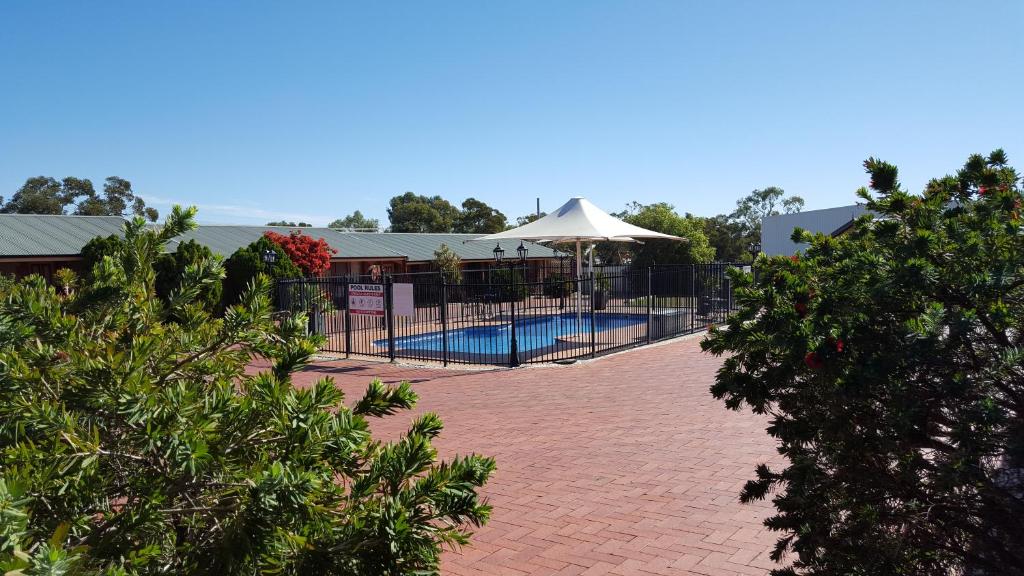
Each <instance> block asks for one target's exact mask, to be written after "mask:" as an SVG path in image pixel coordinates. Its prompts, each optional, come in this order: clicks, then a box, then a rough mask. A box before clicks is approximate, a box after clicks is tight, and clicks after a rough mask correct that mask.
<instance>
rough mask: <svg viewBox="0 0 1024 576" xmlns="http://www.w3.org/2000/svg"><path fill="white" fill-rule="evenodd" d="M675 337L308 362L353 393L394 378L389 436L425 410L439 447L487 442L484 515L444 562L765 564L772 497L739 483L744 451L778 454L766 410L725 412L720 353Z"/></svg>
mask: <svg viewBox="0 0 1024 576" xmlns="http://www.w3.org/2000/svg"><path fill="white" fill-rule="evenodd" d="M699 340H700V336H699V335H698V336H691V337H684V338H680V339H675V340H671V341H668V342H666V343H662V344H657V345H654V346H651V347H643V348H638V349H634V350H630V351H627V352H623V353H619V354H614V355H610V356H606V357H603V358H599V359H597V360H593V361H586V362H579V363H576V364H574V365H571V366H538V367H529V368H520V369H515V370H509V369H494V368H491V369H476V370H465V369H464V370H443V369H438V368H422V367H410V366H405V365H399V364H388V363H386V362H377V361H366V360H358V361H357V360H348V361H346V360H340V361H332V362H322V363H317V364H314V365H312V366H310V367H309V368H308V369H307V370H305V371H303V372H301V373H299V374H297V375H296V377H295V382H296V384H297V385H307V384H309V383H310V382H312V381H314V380H316V379H318V378H321V377H324V376H330V377H332V378H334V380H335V382H336V384H337V385H338V386H340V387H341V388H342V389H343V390H345V392H346V393H347V397H348V401H349V402H350V403H351V402H354V401H355V400H356V399H357V398H358V397H359V395H360V394H361V393H362V391H363V389H365V386H366V384H367V382H368V381H369V380H371V379H372V378H374V377H379V378H381V379H382V380H383V381H385V382H390V383H395V382H400V381H402V380H408V381H410V382H411V383H412V384H413V387H414V389H415V390H416V392H417V393H418V394H419V395H420V403H419V405H418V406H417V407H416V409H415V410H414V411H412V413H404V414H398V415H396V416H391V417H388V418H384V419H382V420H377V421H375V422H373V428H374V432H375V433H376V434H378V435H380V436H382V437H384V438H394V437H395V435H397V434H399V433H401V432H402V431H404V430H405V429H406V428H407V426H408V423H409V421H410V420H411V419H412V417H413V414H418V413H422V412H424V411H434V412H437V413H438V414H439V415H440V416H441V418H442V419H443V420H444V423H445V430H444V432H443V433H442V435H441V437H440V438H439V440H438V442H437V447H438V450H439V452H440V455H441V457H450V456H452V455H454V454H466V453H470V452H476V453H480V454H487V455H492V456H494V457H495V458H496V459H497V463H498V469H497V472H496V473H495V475H494V477H493V478H492V480H491V482H490V483H489V484H488V485H487V486H485V487H484V489H483V491H482V492H483V495H484V496H486V497H487V498H488V499H489V501H490V503H491V504H492V505H493V506H494V512H493V518H492V520H491V522H490V523H488V524H487V525H486V526H484V527H483V528H481V529H480V530H479V531H478V532H477V533H476V534H475V535H474V537H473V538H472V543H471V544H470V545H469V546H468V547H466V548H465V549H463V550H461V551H457V552H446V553H445V555H444V558H443V562H442V573H443V574H452V575H459V576H485V575H504V576H523V575H544V574H547V575H564V576H573V575H579V574H587V575H592V574H616V575H627V574H635V575H650V574H663V575H665V574H701V575H707V576H736V575H763V574H767V572H768V570H769V569H771V568H772V567H777V565H775V564H774V563H773V562H772V561H771V560H770V559H769V558H768V554H769V551H770V549H771V547H772V545H773V544H774V541H775V538H776V535H775V534H773V533H770V532H768V531H767V530H766V529H765V528H764V526H763V525H762V522H763V520H764V518H765V517H766V516H768V515H770V513H771V507H770V504H766V503H756V504H749V505H743V504H740V503H739V501H738V499H737V495H738V493H739V491H740V489H741V488H742V486H743V484H744V482H745V481H746V480H748V479H750V478H751V477H753V469H754V466H755V465H756V464H757V463H761V462H770V463H779V462H780V457H779V456H778V455H777V453H776V452H775V451H774V449H773V442H772V440H771V439H770V438H769V437H768V436H767V435H766V434H765V432H764V428H765V425H766V419H765V418H763V417H760V416H756V415H754V414H751V413H750V412H749V411H743V412H733V411H730V410H727V409H726V408H725V407H724V406H723V404H722V403H721V402H719V401H717V400H714V399H713V398H712V397H711V395H710V393H709V392H708V387H709V386H710V385H711V383H712V382H713V379H714V374H715V371H716V370H717V369H718V367H719V366H720V365H721V362H720V360H718V359H716V358H713V357H711V356H708V355H705V354H703V353H702V352H701V351H700V348H699Z"/></svg>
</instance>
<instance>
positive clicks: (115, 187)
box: [65, 176, 160, 222]
mask: <svg viewBox="0 0 1024 576" xmlns="http://www.w3.org/2000/svg"><path fill="white" fill-rule="evenodd" d="M67 180H68V179H65V182H66V181H67ZM84 182H87V183H88V182H89V181H88V180H85V181H84ZM89 189H92V184H91V183H89ZM129 207H131V213H132V214H134V215H135V216H143V217H145V218H146V219H147V220H149V221H150V222H156V220H157V218H159V217H160V214H159V212H157V210H156V209H155V208H148V207H146V202H145V200H143V199H142V198H140V197H139V196H136V195H135V192H134V191H132V183H131V182H129V181H127V180H125V179H124V178H118V177H117V176H110V177H109V178H107V180H106V181H105V182H104V183H103V196H99V195H97V194H90V195H87V196H86V197H85V198H84V199H83V200H81V201H80V202H79V203H78V206H77V207H76V208H75V214H79V215H82V216H123V215H126V214H128V208H129Z"/></svg>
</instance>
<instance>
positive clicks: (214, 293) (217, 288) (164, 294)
mask: <svg viewBox="0 0 1024 576" xmlns="http://www.w3.org/2000/svg"><path fill="white" fill-rule="evenodd" d="M210 260H218V261H219V258H218V257H217V256H215V255H214V254H213V252H212V251H211V250H210V249H209V248H207V247H206V246H203V245H202V244H199V243H198V242H196V241H195V240H189V241H187V242H182V243H180V244H178V247H177V248H176V249H175V251H174V252H165V253H163V254H161V255H160V256H159V257H157V259H156V262H154V263H153V269H154V270H155V272H156V280H155V282H154V285H153V287H154V290H155V292H156V295H157V296H158V297H160V299H162V300H163V301H164V302H170V301H171V298H172V297H173V295H174V292H175V291H176V290H181V289H182V285H181V284H182V280H183V279H185V278H187V277H188V273H189V268H190V267H202V266H205V263H206V262H207V261H210ZM222 280H223V279H222V278H219V279H218V280H217V281H216V282H210V283H208V284H205V285H204V286H203V287H202V289H201V290H200V291H199V294H198V296H197V297H196V299H195V302H196V303H197V304H200V305H202V306H203V307H204V308H205V309H206V310H209V311H215V310H217V308H218V306H220V302H221V290H222Z"/></svg>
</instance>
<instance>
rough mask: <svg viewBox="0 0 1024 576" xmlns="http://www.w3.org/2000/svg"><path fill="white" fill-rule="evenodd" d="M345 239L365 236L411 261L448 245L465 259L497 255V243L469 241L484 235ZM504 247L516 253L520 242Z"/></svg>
mask: <svg viewBox="0 0 1024 576" xmlns="http://www.w3.org/2000/svg"><path fill="white" fill-rule="evenodd" d="M339 234H342V235H344V237H345V239H346V240H347V241H348V240H355V239H365V240H369V241H371V242H373V243H374V244H375V245H378V246H383V247H386V248H388V249H390V250H391V251H393V252H395V253H398V254H402V255H403V256H406V257H407V258H409V261H410V262H426V261H430V260H433V259H434V251H435V250H437V249H438V248H440V247H441V244H447V245H448V247H449V248H451V249H452V250H453V251H454V252H455V253H456V254H458V255H459V258H461V259H463V260H492V259H493V258H494V252H493V250H494V244H493V243H491V242H467V240H471V239H473V238H479V237H480V236H483V234H444V233H439V234H420V233H412V232H383V233H380V234H377V233H373V232H339ZM506 244H507V245H506V246H503V248H504V249H505V254H506V256H510V257H511V256H515V249H516V248H517V247H518V244H508V243H506ZM523 244H524V245H525V246H526V248H527V249H528V250H529V257H530V258H553V257H555V252H554V250H552V249H551V248H548V247H547V246H542V245H540V244H534V243H533V242H524V243H523Z"/></svg>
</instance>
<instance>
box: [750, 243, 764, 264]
mask: <svg viewBox="0 0 1024 576" xmlns="http://www.w3.org/2000/svg"><path fill="white" fill-rule="evenodd" d="M747 250H749V251H750V259H751V263H753V261H754V260H757V255H758V254H760V253H761V243H760V242H758V241H757V240H754V241H753V242H751V243H750V244H748V245H747Z"/></svg>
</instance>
